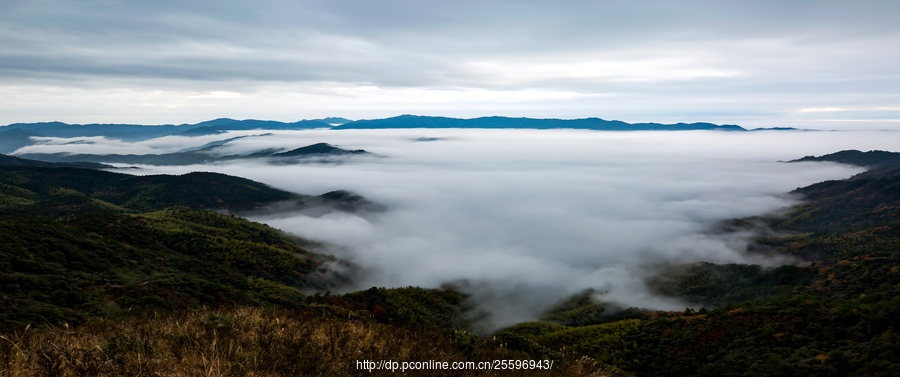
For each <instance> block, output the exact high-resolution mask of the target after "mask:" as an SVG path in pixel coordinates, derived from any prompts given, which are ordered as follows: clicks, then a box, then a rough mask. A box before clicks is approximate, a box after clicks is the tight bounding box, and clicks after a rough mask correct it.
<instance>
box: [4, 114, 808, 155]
mask: <svg viewBox="0 0 900 377" xmlns="http://www.w3.org/2000/svg"><path fill="white" fill-rule="evenodd" d="M389 128H401V129H403V128H481V129H581V130H598V131H685V130H721V131H748V130H747V129H745V128H743V127H740V126H736V125H716V124H712V123H702V122H701V123H675V124H662V123H626V122H622V121H618V120H604V119H600V118H584V119H535V118H512V117H500V116H492V117H480V118H473V119H459V118H448V117H435V116H416V115H400V116H396V117H392V118H385V119H371V120H356V121H352V120H349V119H345V118H335V117H333V118H323V119H313V120H300V121H297V122H279V121H271V120H255V119H246V120H236V119H229V118H220V119H214V120H209V121H205V122H200V123H194V124H180V125H172V124H166V125H152V126H151V125H135V124H67V123H62V122H43V123H14V124H10V125H7V126H3V127H0V153H7V154H8V153H13V152H15V151H16V150H17V149H19V148H21V147H24V146H27V145H32V144H34V143H35V140H34V138H40V137H56V138H72V137H92V136H103V137H107V138H111V139H120V140H124V141H140V140H147V139H152V138H158V137H163V136H169V135H177V136H201V135H213V134H218V133H222V132H227V131H246V130H305V129H335V130H346V129H389ZM771 129H772V130H788V129H792V128H783V127H780V128H771ZM754 130H760V129H754Z"/></svg>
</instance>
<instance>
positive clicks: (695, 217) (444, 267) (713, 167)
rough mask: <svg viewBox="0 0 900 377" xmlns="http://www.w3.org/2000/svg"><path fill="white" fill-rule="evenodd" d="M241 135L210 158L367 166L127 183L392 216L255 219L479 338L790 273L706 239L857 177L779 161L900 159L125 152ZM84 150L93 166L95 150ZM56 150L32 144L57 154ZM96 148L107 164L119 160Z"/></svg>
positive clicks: (387, 134) (558, 136) (314, 166)
mask: <svg viewBox="0 0 900 377" xmlns="http://www.w3.org/2000/svg"><path fill="white" fill-rule="evenodd" d="M267 132H271V133H269V134H267ZM240 135H260V136H250V137H245V138H241V139H236V140H234V141H232V142H230V143H228V144H226V146H225V147H223V151H221V152H228V153H249V152H252V151H255V150H261V149H267V148H290V149H292V148H297V147H301V146H305V145H309V144H313V143H318V142H328V143H331V144H334V145H337V146H340V147H343V148H346V149H365V150H367V151H369V152H372V153H373V155H371V156H354V157H349V158H345V159H339V160H336V161H335V162H333V163H309V164H296V165H270V164H267V163H266V162H265V160H238V161H229V162H227V163H222V164H214V165H203V166H196V165H195V166H177V167H175V166H172V167H167V166H142V168H143V169H142V170H141V171H140V172H139V174H156V173H186V172H190V171H198V170H203V171H218V172H223V173H226V174H232V175H237V176H242V177H247V178H250V179H254V180H258V181H261V182H264V183H267V184H269V185H272V186H274V187H277V188H281V189H285V190H289V191H293V192H298V193H305V194H320V193H323V192H327V191H331V190H337V189H345V190H350V191H353V192H355V193H358V194H360V195H363V196H364V197H366V198H368V199H370V200H372V201H375V202H377V203H380V204H383V205H385V206H387V207H388V208H389V209H388V210H387V211H386V212H383V213H361V214H349V213H342V212H333V213H329V214H326V215H321V216H308V215H304V214H301V213H281V214H278V215H269V216H265V217H255V218H253V220H256V221H261V222H264V223H267V224H270V225H272V226H274V227H276V228H280V229H283V230H285V231H288V232H290V233H294V234H297V235H300V236H303V237H307V238H310V239H314V240H319V241H324V242H326V243H328V244H331V245H335V246H336V247H333V248H329V249H328V250H326V251H328V252H331V253H335V254H337V255H338V256H339V257H342V258H345V259H347V260H349V261H352V262H353V263H354V264H356V265H357V266H359V267H360V268H361V269H362V270H363V271H365V272H366V273H365V274H362V275H361V276H359V277H358V279H357V281H356V285H355V286H354V287H352V288H353V289H364V288H368V287H371V286H388V287H396V286H410V285H413V286H423V287H438V286H441V285H442V284H445V283H453V282H455V283H460V282H464V284H462V286H466V287H469V289H470V290H471V292H470V293H472V295H473V297H474V298H475V299H476V300H478V301H479V302H480V303H481V305H482V309H484V310H486V311H488V312H489V313H491V314H492V316H491V320H492V321H493V322H492V323H491V324H490V326H500V325H505V324H510V323H514V322H517V321H523V320H529V319H533V318H535V317H536V316H538V315H539V313H540V312H541V311H542V310H545V309H546V308H547V307H548V306H550V305H552V304H553V303H555V302H557V301H559V300H560V299H562V298H564V297H566V296H568V295H571V294H574V293H578V292H580V291H582V290H584V289H588V288H593V289H596V290H598V291H599V292H603V293H602V297H600V299H602V300H605V301H610V302H614V303H616V304H618V305H620V306H623V307H630V306H636V307H644V308H652V309H668V310H681V309H684V308H685V307H686V306H689V305H690V303H684V302H678V301H675V300H672V299H667V298H662V297H657V296H655V295H653V294H651V293H650V292H649V291H648V290H647V288H646V287H645V286H644V282H643V279H644V277H645V276H646V275H645V274H646V273H647V271H650V270H652V266H657V265H661V264H665V263H678V262H693V261H709V262H716V263H730V262H734V263H758V264H764V265H777V264H782V263H790V261H789V260H784V259H777V258H767V257H762V256H759V255H749V254H748V253H746V252H745V247H746V241H747V238H748V236H749V235H748V234H729V235H723V234H718V233H715V232H711V231H710V229H711V228H712V227H714V226H715V224H716V223H717V222H720V221H722V220H726V219H731V218H737V217H744V216H752V215H759V214H764V213H770V212H773V211H778V210H781V209H784V208H785V207H787V206H790V205H793V204H795V203H797V202H798V201H799V200H800V198H798V197H794V196H791V195H788V194H787V193H788V192H789V191H790V190H793V189H794V188H797V187H801V186H805V185H809V184H812V183H815V182H819V181H823V180H827V179H842V178H846V177H849V176H851V175H853V174H855V173H858V172H860V171H862V169H861V168H858V167H851V166H845V165H840V164H833V163H791V164H788V163H783V162H779V161H780V160H792V159H796V158H800V157H803V156H805V155H821V154H827V153H832V152H836V151H839V150H842V149H861V150H870V149H886V150H890V149H892V148H895V146H896V145H900V142H898V141H900V133H898V132H851V131H847V132H844V131H840V132H808V131H807V132H804V131H765V132H719V131H684V132H596V131H576V130H552V131H551V130H454V129H444V130H425V129H419V130H344V131H335V130H306V131H265V132H262V131H242V132H231V133H228V134H221V135H213V136H206V137H202V138H187V137H171V136H170V137H166V138H160V139H154V140H150V141H146V142H140V143H135V144H134V145H133V148H134V149H132V150H135V151H137V150H140V151H142V152H146V151H147V150H151V151H156V152H152V153H159V152H163V151H165V152H169V151H175V150H178V149H180V148H188V147H190V146H196V145H200V144H203V143H207V142H209V141H212V140H215V139H225V138H229V137H234V136H240ZM70 141H71V140H70ZM94 144H95V145H94V149H93V153H98V150H102V146H103V145H104V143H102V142H97V140H94ZM66 145H67V144H65V143H61V142H56V143H45V147H46V148H53V149H52V150H53V151H54V152H58V151H61V150H65V146H66ZM68 145H70V148H79V149H82V148H84V145H81V144H77V143H76V144H68ZM109 145H110V151H111V152H110V153H118V151H121V150H122V148H123V146H124V145H123V144H122V142H114V143H110V144H109ZM31 148H32V150H30V152H34V151H35V150H34V149H35V148H38V149H39V148H40V146H36V147H31ZM112 151H116V152H112Z"/></svg>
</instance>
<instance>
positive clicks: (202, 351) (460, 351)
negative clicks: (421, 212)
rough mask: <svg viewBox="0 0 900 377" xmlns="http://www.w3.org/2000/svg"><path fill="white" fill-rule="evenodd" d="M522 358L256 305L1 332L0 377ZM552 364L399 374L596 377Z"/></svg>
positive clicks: (583, 366)
mask: <svg viewBox="0 0 900 377" xmlns="http://www.w3.org/2000/svg"><path fill="white" fill-rule="evenodd" d="M514 357H516V358H520V359H521V358H524V357H527V356H526V355H516V354H514V353H512V352H511V351H508V350H504V348H503V345H491V342H489V341H483V342H481V343H480V345H479V346H478V347H476V348H475V349H474V350H473V349H472V348H468V349H465V348H460V347H459V346H458V344H457V345H454V341H453V334H452V333H450V332H445V331H440V330H429V331H424V330H423V331H413V330H408V329H404V328H400V327H396V326H389V325H385V324H380V323H374V322H371V321H359V320H346V319H336V318H330V317H317V316H313V315H310V314H308V313H306V314H303V313H295V312H286V311H276V310H268V309H259V308H240V309H235V310H228V311H216V310H209V309H200V310H194V311H190V312H186V313H181V314H174V315H153V316H147V317H143V318H133V319H125V320H98V321H95V322H89V323H87V324H84V325H81V326H79V327H77V328H70V327H69V326H59V327H50V328H45V329H40V330H35V329H25V330H24V331H17V332H14V333H9V334H5V335H2V336H0V377H6V376H352V375H366V376H378V375H396V374H397V373H399V372H389V371H377V370H376V371H373V372H369V371H366V370H358V369H357V368H356V360H400V361H404V360H408V361H427V360H439V361H448V362H452V361H466V360H467V359H468V360H472V361H488V360H491V359H494V358H514ZM558 364H559V363H557V366H556V367H555V368H554V369H553V370H549V371H547V370H535V371H529V372H526V371H509V370H506V371H482V372H476V371H464V372H463V371H443V372H439V371H428V372H407V375H424V374H427V375H436V376H440V375H445V376H464V375H482V376H513V375H515V376H520V375H542V376H567V375H568V376H601V375H607V374H608V373H609V368H604V367H602V366H598V365H596V364H595V363H593V362H592V361H591V360H589V359H581V360H574V361H571V362H569V363H566V365H558Z"/></svg>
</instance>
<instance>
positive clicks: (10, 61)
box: [0, 0, 900, 129]
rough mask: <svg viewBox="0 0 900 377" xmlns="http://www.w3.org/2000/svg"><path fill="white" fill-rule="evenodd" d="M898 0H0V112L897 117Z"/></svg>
mask: <svg viewBox="0 0 900 377" xmlns="http://www.w3.org/2000/svg"><path fill="white" fill-rule="evenodd" d="M898 19H900V2H897V1H894V0H858V1H832V0H821V1H812V0H797V1H780V0H743V1H741V0H724V1H723V0H715V1H713V0H688V1H668V0H658V1H654V0H642V1H628V2H624V1H579V0H573V1H566V2H549V1H531V0H516V1H503V0H501V1H484V0H479V1H474V0H457V1H452V2H450V1H412V0H402V1H401V0H381V1H363V0H327V1H326V0H321V1H315V0H299V1H288V0H258V1H253V2H250V1H236V0H221V1H198V0H178V1H171V0H160V1H117V0H82V1H72V0H68V1H67V0H28V1H25V0H0V124H8V123H12V122H31V121H49V120H60V121H65V122H70V123H88V122H122V123H143V124H161V123H193V122H198V121H202V120H207V119H211V118H217V117H232V118H240V119H244V118H257V119H274V120H283V121H293V120H298V119H304V118H307V119H310V118H318V117H324V116H344V117H348V118H351V119H361V118H382V117H389V116H394V115H399V114H404V113H412V114H421V115H443V116H455V117H477V116H484V115H507V116H530V117H556V118H579V117H589V116H596V117H601V118H605V119H620V120H625V121H630V122H641V121H660V122H674V121H709V122H716V123H736V124H741V125H747V126H753V127H760V126H801V127H812V128H839V129H841V128H842V129H847V128H894V129H897V128H900V122H898V120H900V64H897V62H898V61H900V47H898V46H900V23H898V22H897V20H898Z"/></svg>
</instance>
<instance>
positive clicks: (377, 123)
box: [334, 115, 747, 131]
mask: <svg viewBox="0 0 900 377" xmlns="http://www.w3.org/2000/svg"><path fill="white" fill-rule="evenodd" d="M383 128H486V129H504V128H512V129H539V130H549V129H579V130H597V131H685V130H723V131H747V130H746V129H745V128H743V127H741V126H736V125H716V124H712V123H703V122H699V123H676V124H661V123H626V122H622V121H618V120H604V119H600V118H583V119H535V118H511V117H501V116H491V117H481V118H472V119H459V118H448V117H433V116H419V115H400V116H397V117H393V118H386V119H373V120H358V121H355V122H350V123H345V124H342V125H340V126H335V127H334V129H338V130H346V129H383Z"/></svg>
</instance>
